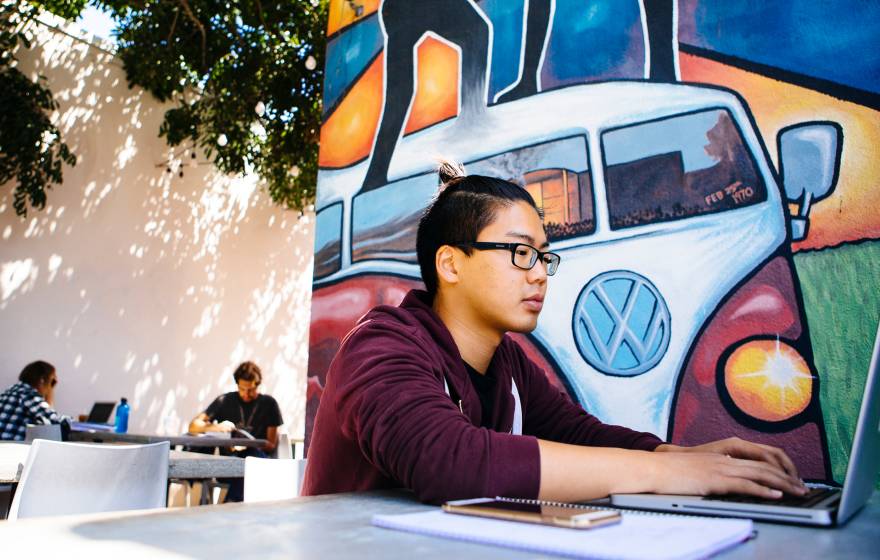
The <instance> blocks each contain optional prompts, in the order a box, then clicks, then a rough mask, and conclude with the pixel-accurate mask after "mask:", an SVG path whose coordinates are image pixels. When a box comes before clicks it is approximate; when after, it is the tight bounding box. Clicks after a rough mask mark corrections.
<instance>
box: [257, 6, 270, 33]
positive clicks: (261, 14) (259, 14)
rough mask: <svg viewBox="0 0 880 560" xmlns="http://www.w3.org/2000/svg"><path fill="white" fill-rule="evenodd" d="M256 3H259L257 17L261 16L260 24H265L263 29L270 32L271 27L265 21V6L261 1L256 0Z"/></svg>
mask: <svg viewBox="0 0 880 560" xmlns="http://www.w3.org/2000/svg"><path fill="white" fill-rule="evenodd" d="M256 3H257V15H258V16H260V23H262V24H263V29H265V30H266V31H268V30H269V26H268V25H266V20H265V19H263V4H262V3H261V2H260V0H256Z"/></svg>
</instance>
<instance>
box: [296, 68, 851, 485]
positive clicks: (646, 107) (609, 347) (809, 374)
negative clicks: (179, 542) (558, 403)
mask: <svg viewBox="0 0 880 560" xmlns="http://www.w3.org/2000/svg"><path fill="white" fill-rule="evenodd" d="M839 143H840V131H839V128H838V127H836V126H835V125H833V124H831V123H808V124H804V125H799V126H795V127H789V129H787V130H785V131H783V133H781V134H780V138H779V147H780V149H779V152H780V154H781V156H780V157H781V160H782V161H781V162H780V168H781V172H782V176H783V177H784V181H780V179H779V176H780V175H779V174H777V173H776V172H775V171H774V169H773V168H772V167H771V164H770V163H769V158H768V156H767V152H766V150H765V149H764V146H763V144H762V142H761V139H760V138H759V137H758V135H757V134H756V132H755V128H754V126H753V124H752V122H751V119H750V116H749V114H748V113H747V112H746V110H745V109H744V106H743V103H742V102H741V101H740V99H739V98H738V97H737V96H736V94H734V93H732V92H730V91H727V90H722V89H718V88H710V87H704V86H690V85H681V84H655V83H645V82H613V83H603V84H590V85H577V86H571V87H567V88H564V89H559V90H555V91H550V92H545V93H541V94H538V95H535V96H532V97H529V98H525V99H521V100H518V101H514V102H510V103H504V104H500V105H495V106H492V107H488V108H487V109H486V110H485V112H484V113H483V114H482V116H481V117H480V118H478V119H472V120H470V121H464V120H463V119H452V120H449V121H446V122H443V123H440V124H437V125H435V126H433V127H431V128H428V129H426V130H423V131H420V132H417V133H414V134H412V135H409V136H406V137H404V138H402V139H401V140H400V141H398V143H397V146H396V147H395V152H394V155H393V158H392V160H391V164H390V166H389V170H388V177H389V181H388V182H387V184H385V185H383V186H380V187H379V188H376V189H372V190H363V189H362V188H361V185H362V182H363V178H364V174H365V172H366V163H365V162H362V163H360V164H357V165H355V166H352V167H349V168H346V169H340V170H326V169H325V170H321V171H320V173H319V189H318V197H319V199H318V204H317V207H318V215H317V226H316V243H315V247H316V252H315V280H314V292H313V307H312V324H311V333H310V334H311V337H310V353H309V376H310V379H311V381H312V382H313V385H315V386H317V387H320V384H321V383H323V381H324V376H325V374H326V371H327V368H328V366H329V362H330V360H331V359H332V357H333V355H334V354H335V352H336V349H337V348H338V346H339V343H340V341H341V340H342V338H343V337H344V335H345V334H346V333H347V332H348V330H349V329H350V328H351V327H352V326H353V325H354V323H355V321H356V320H357V319H358V318H359V317H360V316H361V315H362V314H363V313H365V312H366V311H367V310H369V309H370V308H371V307H373V306H374V305H377V304H380V303H388V304H396V303H398V302H399V301H400V299H402V297H403V295H404V294H405V293H406V291H407V290H409V289H410V288H413V287H418V286H421V282H420V280H419V270H418V265H417V260H416V251H415V235H416V228H417V224H418V219H419V217H420V216H421V213H422V211H423V209H424V208H425V206H426V204H427V203H428V202H429V201H430V199H431V197H432V196H433V195H434V194H435V193H436V191H437V187H438V185H437V175H436V172H435V168H436V165H437V160H438V157H446V158H451V159H453V160H455V161H459V162H462V163H464V164H465V167H466V169H467V172H468V173H469V174H485V175H493V176H498V177H503V178H510V179H512V180H514V181H515V182H518V183H520V184H521V185H523V187H524V188H526V189H527V190H528V191H529V192H530V193H531V194H532V196H533V197H534V198H535V200H536V201H537V203H538V204H539V205H540V206H542V207H543V208H544V212H545V220H544V221H545V225H546V231H547V234H548V237H549V240H550V242H551V247H552V250H553V251H554V252H556V253H558V254H560V255H561V256H562V264H561V267H560V269H559V272H558V273H557V274H556V275H555V276H554V277H552V278H550V279H549V281H548V292H547V300H546V305H545V308H544V312H543V313H542V315H541V318H540V320H539V322H538V326H537V328H536V330H535V331H534V332H532V333H530V334H528V335H515V337H516V338H517V340H518V341H519V342H520V343H521V345H522V346H523V348H524V349H525V350H526V352H527V353H528V354H529V356H530V357H531V358H532V359H534V360H535V361H536V362H538V363H539V364H540V365H541V366H542V367H543V368H544V369H545V371H546V372H547V374H548V376H549V378H550V379H551V381H553V382H554V383H555V384H556V385H557V386H559V387H560V388H561V389H563V390H565V391H567V392H568V393H569V394H570V395H571V396H572V398H573V399H574V400H576V401H578V402H580V403H581V404H583V406H584V407H585V408H586V409H587V410H588V411H589V412H591V413H592V414H594V415H596V416H598V417H599V418H600V419H602V420H603V421H605V422H609V423H614V424H621V425H625V426H629V427H631V428H634V429H637V430H644V431H649V432H652V433H655V434H657V435H659V436H660V437H663V438H667V439H668V440H670V441H673V442H675V443H680V444H696V443H702V442H705V441H707V440H710V439H714V438H722V437H729V436H731V435H738V436H740V437H744V438H749V439H752V440H755V441H763V442H768V443H772V444H774V445H779V446H782V447H784V448H785V449H787V450H788V451H789V452H790V453H791V454H792V456H794V457H795V459H796V460H797V461H798V463H799V468H800V469H801V471H802V474H803V475H804V476H806V477H808V478H812V479H828V478H829V477H830V468H829V461H828V457H827V456H826V454H825V451H824V450H825V449H826V445H825V434H824V426H823V421H822V414H821V409H820V405H819V390H818V383H819V378H818V376H817V372H816V371H815V368H814V365H813V358H812V350H811V346H810V340H809V333H808V330H807V324H806V320H805V316H804V312H803V305H802V301H801V296H800V291H799V286H798V282H797V278H796V273H795V270H794V267H793V262H792V258H791V249H790V242H791V241H793V240H796V239H798V238H800V237H803V236H804V235H805V234H806V232H807V220H808V216H807V212H808V210H809V205H810V203H812V202H814V201H816V200H819V199H821V198H822V197H823V196H825V195H827V193H828V192H829V191H830V189H831V188H833V185H834V181H835V180H836V169H837V160H838V158H839ZM782 182H784V184H785V191H786V192H787V194H788V199H791V200H795V199H796V200H797V201H798V203H799V205H800V209H801V213H800V214H799V215H797V216H796V217H795V219H794V220H792V219H791V218H790V217H789V211H788V209H787V207H786V206H787V204H788V202H789V200H787V199H784V198H783V190H782V189H781V188H780V183H782ZM312 404H316V403H310V405H312Z"/></svg>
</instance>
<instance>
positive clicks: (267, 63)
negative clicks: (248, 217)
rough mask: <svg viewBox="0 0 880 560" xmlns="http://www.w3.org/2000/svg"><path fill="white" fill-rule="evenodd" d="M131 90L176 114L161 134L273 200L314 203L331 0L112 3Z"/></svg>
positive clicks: (123, 0) (300, 204) (168, 115)
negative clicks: (244, 177) (259, 186)
mask: <svg viewBox="0 0 880 560" xmlns="http://www.w3.org/2000/svg"><path fill="white" fill-rule="evenodd" d="M104 4H105V5H106V6H107V7H109V8H110V9H111V10H112V11H113V13H114V14H115V16H116V18H117V19H116V21H117V25H118V27H117V29H116V40H117V49H118V50H117V53H118V55H119V57H120V58H121V59H122V62H123V64H124V67H125V71H126V74H127V76H128V81H129V84H130V85H138V86H141V87H143V88H144V89H146V90H147V91H149V92H151V93H152V94H153V95H154V96H155V97H156V98H157V99H159V100H160V101H172V102H173V103H174V104H175V107H174V108H172V109H170V110H169V111H168V112H166V114H165V119H164V121H163V123H162V126H161V129H160V134H161V135H162V136H164V137H165V138H166V139H167V141H168V143H169V144H170V145H172V146H177V145H180V144H184V143H192V144H194V145H197V146H199V147H201V148H202V149H203V150H204V152H205V153H206V154H207V155H208V157H210V158H211V159H212V160H213V162H214V163H215V165H216V166H217V167H218V168H219V169H220V170H221V171H223V172H226V173H239V174H240V173H245V172H247V171H253V172H256V173H257V174H258V175H259V176H260V177H261V178H262V179H263V180H264V181H265V183H266V186H267V188H268V191H269V194H270V195H271V197H272V199H273V200H274V201H275V202H277V203H279V204H282V205H285V206H288V207H291V208H297V209H302V208H304V207H305V206H307V205H308V204H310V203H312V202H313V201H314V196H315V183H316V181H317V164H318V135H319V132H320V124H321V84H322V83H323V68H324V63H323V59H324V49H325V45H326V38H325V34H324V29H325V27H326V21H327V1H326V0H321V1H318V0H312V1H295V2H294V1H291V0H105V2H104Z"/></svg>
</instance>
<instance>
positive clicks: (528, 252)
mask: <svg viewBox="0 0 880 560" xmlns="http://www.w3.org/2000/svg"><path fill="white" fill-rule="evenodd" d="M456 245H457V246H459V247H471V248H473V249H476V250H478V251H492V250H495V249H500V250H503V251H510V262H512V263H513V266H515V267H517V268H521V269H523V270H530V269H531V268H532V267H534V266H535V263H537V262H538V259H541V261H542V262H543V263H544V264H545V265H546V266H547V276H553V275H554V274H556V269H557V268H559V262H560V261H561V260H562V257H560V256H559V255H557V254H556V253H550V252H543V251H539V250H537V249H535V248H534V247H532V246H531V245H526V244H525V243H495V242H493V241H470V242H468V243H456Z"/></svg>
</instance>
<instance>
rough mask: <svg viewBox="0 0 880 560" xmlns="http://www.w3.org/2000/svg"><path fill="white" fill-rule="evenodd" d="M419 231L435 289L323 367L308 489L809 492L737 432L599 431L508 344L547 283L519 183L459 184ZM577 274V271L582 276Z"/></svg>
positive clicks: (456, 174) (458, 173) (547, 262)
mask: <svg viewBox="0 0 880 560" xmlns="http://www.w3.org/2000/svg"><path fill="white" fill-rule="evenodd" d="M440 180H441V182H442V184H443V189H442V191H441V192H440V194H439V195H438V196H437V197H436V199H435V200H434V202H432V204H431V205H430V206H429V207H428V209H427V210H426V211H425V213H424V215H423V216H422V219H421V221H420V222H419V227H418V232H417V236H416V252H417V255H418V262H419V268H420V270H421V275H422V280H423V281H424V283H425V286H426V288H427V291H421V290H413V291H411V292H409V293H408V294H407V295H406V297H405V298H404V300H403V302H402V303H401V304H400V305H398V306H396V307H392V306H388V305H383V306H379V307H376V308H374V309H373V310H372V311H370V312H369V313H367V314H366V315H364V317H362V318H361V320H360V321H359V322H358V324H357V325H356V326H355V328H354V329H353V330H352V331H351V332H350V333H349V334H348V335H347V336H346V337H345V339H344V341H343V343H342V346H341V347H340V349H339V351H338V353H337V354H336V356H335V358H334V359H333V362H332V363H331V364H330V369H329V371H328V373H327V383H326V386H325V388H324V394H323V395H322V397H321V404H320V405H319V407H318V413H317V417H316V419H315V427H314V431H313V432H312V438H311V444H310V447H309V459H308V464H307V467H306V474H305V481H304V484H303V495H315V494H325V493H333V492H351V491H362V490H370V489H376V488H395V487H405V488H408V489H410V490H412V491H414V492H415V494H416V496H417V497H418V498H419V499H421V500H423V501H426V502H443V501H445V500H451V499H456V498H476V497H485V496H489V497H492V496H510V497H515V498H530V499H534V498H540V499H543V500H559V501H569V502H575V501H582V500H589V499H593V498H600V497H604V496H607V495H608V494H611V493H624V492H656V493H669V494H672V493H676V494H720V493H728V492H731V493H743V494H754V495H757V496H762V497H768V498H779V497H781V496H782V491H785V492H788V493H791V494H796V495H802V494H804V493H805V491H806V490H805V487H804V486H803V483H802V482H801V481H800V479H799V478H798V476H797V470H796V468H795V466H794V464H793V463H792V461H791V459H789V457H788V456H787V455H786V454H785V453H784V452H783V451H782V450H780V449H777V448H774V447H770V446H766V445H759V444H754V443H749V442H746V441H742V440H740V439H737V438H730V439H726V440H723V441H716V442H711V443H707V444H703V445H699V446H696V447H690V448H685V447H679V446H676V445H670V444H667V443H664V442H663V441H662V440H660V439H659V438H657V437H656V436H654V435H652V434H648V433H642V432H636V431H633V430H630V429H627V428H625V427H622V426H612V425H608V424H603V423H602V422H601V421H600V420H598V419H597V418H596V417H594V416H592V415H590V414H589V413H587V412H586V411H585V410H584V409H583V408H582V407H581V406H580V405H578V404H576V403H574V402H572V401H571V399H570V398H569V397H568V395H566V394H565V393H563V392H562V391H559V390H558V389H556V388H554V387H553V386H552V385H551V384H550V382H549V381H548V379H547V377H546V375H545V374H544V372H543V371H542V370H541V369H539V368H538V366H536V365H535V364H534V363H533V362H531V361H530V360H529V359H528V358H527V357H526V355H525V353H524V352H523V350H522V349H521V348H520V347H519V346H518V345H517V344H516V343H515V342H514V341H513V340H512V339H511V338H510V337H509V336H507V335H506V333H507V332H509V331H510V332H521V333H526V332H530V331H532V330H534V328H535V327H536V325H537V321H538V315H539V313H540V312H541V308H542V307H543V303H544V295H545V292H546V290H547V281H548V276H551V275H553V274H554V273H555V272H556V268H557V267H558V265H559V262H560V258H559V256H558V255H556V254H554V253H550V252H548V249H547V246H548V243H547V236H546V233H545V231H544V226H543V223H542V219H541V212H540V210H539V209H538V208H537V206H536V204H535V201H534V200H533V199H532V197H531V196H530V195H529V193H528V192H527V191H526V190H525V189H523V188H521V187H520V186H518V185H516V184H514V183H511V182H508V181H504V180H501V179H496V178H492V177H483V176H464V175H463V170H461V169H460V168H456V167H455V166H453V165H449V164H446V165H444V166H442V167H441V169H440ZM575 272H576V271H575Z"/></svg>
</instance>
